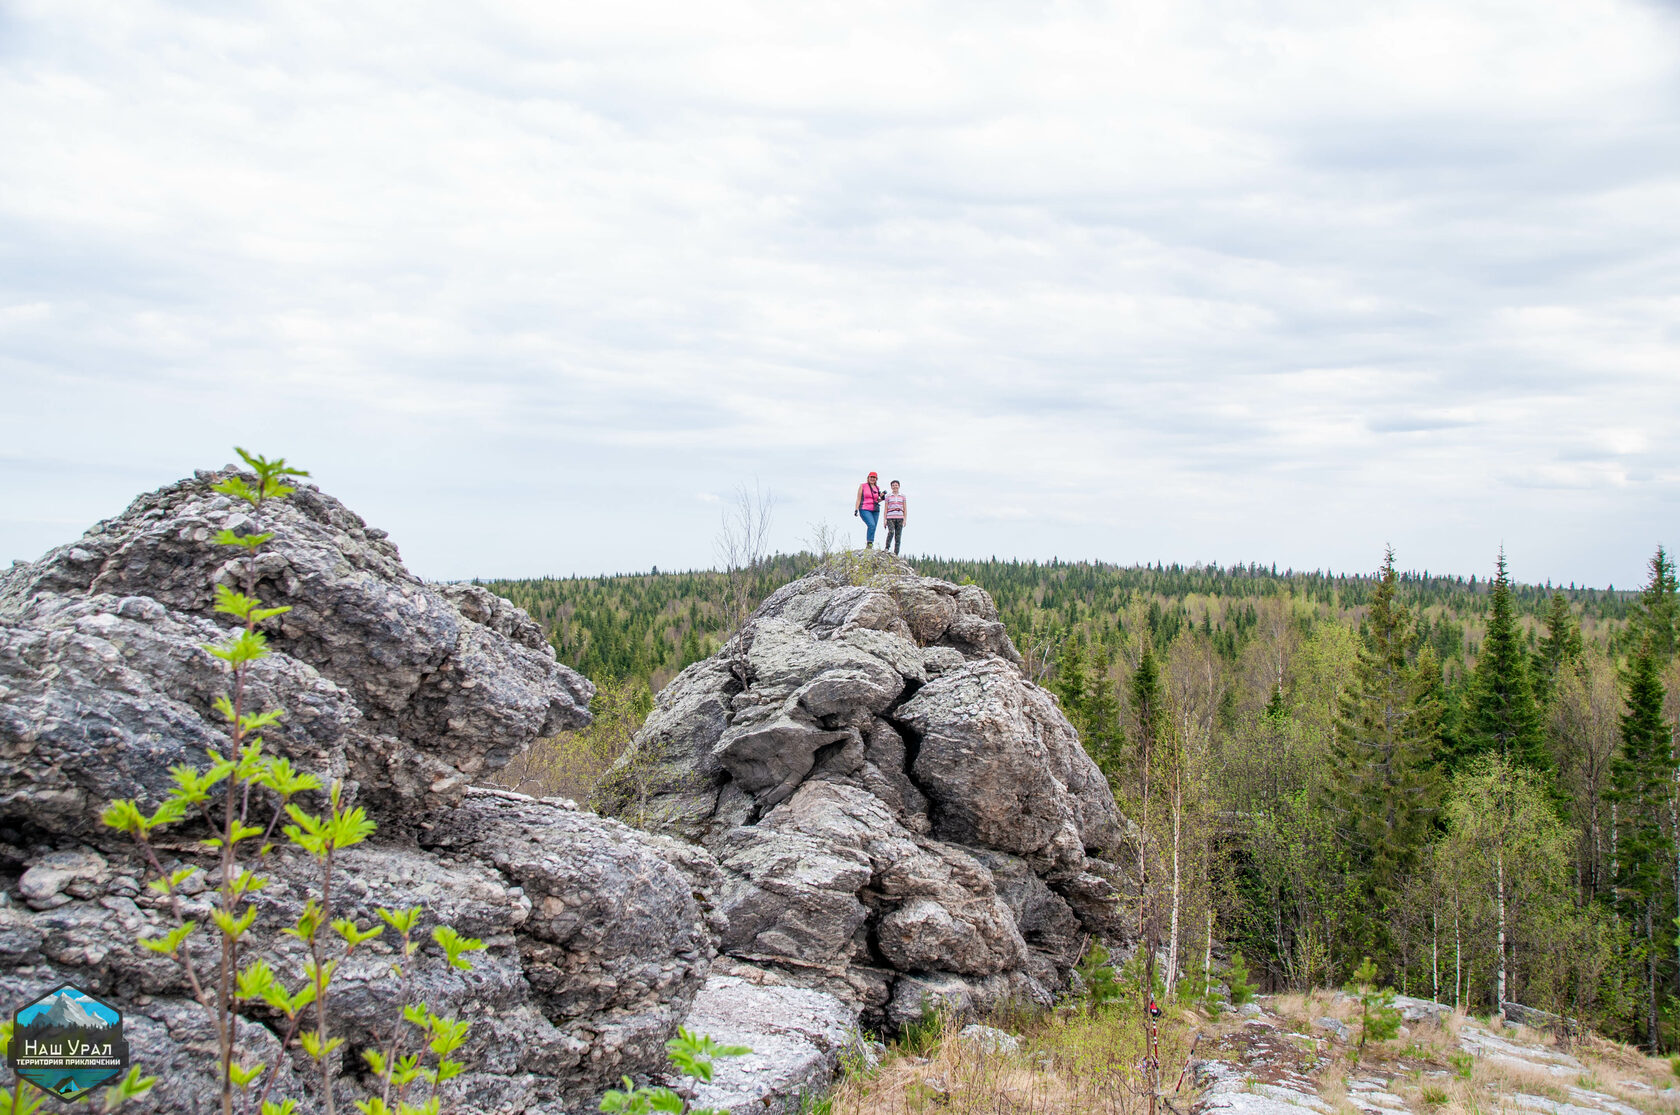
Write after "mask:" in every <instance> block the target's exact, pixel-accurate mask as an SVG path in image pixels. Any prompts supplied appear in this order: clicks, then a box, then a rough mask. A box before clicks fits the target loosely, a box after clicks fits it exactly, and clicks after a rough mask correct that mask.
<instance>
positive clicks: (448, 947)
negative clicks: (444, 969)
mask: <svg viewBox="0 0 1680 1115" xmlns="http://www.w3.org/2000/svg"><path fill="white" fill-rule="evenodd" d="M432 940H434V941H436V942H437V943H438V945H439V946H440V947H441V948H442V949H443V952H444V955H445V956H446V957H448V958H449V966H450V967H451V968H459V969H461V970H462V971H463V972H470V971H472V963H471V961H468V960H464V959H462V954H463V953H468V952H478V951H479V950H481V949H483V948H484V942H483V941H481V940H479V939H478V938H477V937H463V936H461V935H460V934H459V933H457V932H455V930H454V928H453V927H451V926H447V925H439V926H437V927H435V928H434V929H433V930H432Z"/></svg>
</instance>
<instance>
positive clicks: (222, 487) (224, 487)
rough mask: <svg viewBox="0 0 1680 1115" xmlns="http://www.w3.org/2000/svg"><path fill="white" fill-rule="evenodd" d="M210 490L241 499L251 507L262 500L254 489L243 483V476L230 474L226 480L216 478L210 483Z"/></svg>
mask: <svg viewBox="0 0 1680 1115" xmlns="http://www.w3.org/2000/svg"><path fill="white" fill-rule="evenodd" d="M210 490H211V491H212V492H220V493H221V494H222V495H224V496H232V497H233V498H234V499H242V500H244V501H245V502H246V503H249V504H250V505H251V506H252V507H255V506H256V505H257V504H258V503H260V502H262V499H261V497H260V496H258V495H257V491H256V489H255V488H253V487H251V486H250V485H249V484H247V483H245V478H244V477H243V476H230V477H228V478H227V479H226V480H218V481H216V482H215V483H214V484H212V485H210Z"/></svg>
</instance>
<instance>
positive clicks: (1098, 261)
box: [0, 0, 1680, 587]
mask: <svg viewBox="0 0 1680 1115" xmlns="http://www.w3.org/2000/svg"><path fill="white" fill-rule="evenodd" d="M1677 419H1680V10H1677V9H1676V8H1675V7H1673V6H1664V5H1660V4H1655V3H1612V2H1602V0H1572V2H1571V3H1568V4H1536V3H1533V2H1532V0H1521V2H1513V3H1480V2H1477V0H1450V2H1445V3H1427V2H1419V3H1407V4H1382V5H1375V4H1372V5H1363V4H1348V3H1345V2H1336V0H1328V2H1324V3H1301V4H1291V3H1279V2H1268V3H1229V4H1206V5H1192V4H1185V3H1176V2H1174V3H1160V4H1096V3H1038V4H1035V3H1024V2H1023V3H987V2H984V0H962V2H960V3H950V4H909V3H904V2H902V0H897V2H893V3H873V4H872V3H865V2H860V0H848V2H846V3H828V4H797V3H786V2H775V3H770V2H766V3H761V4H754V3H712V2H700V3H696V2H694V0H686V2H682V3H669V4H647V3H627V2H623V0H614V2H612V3H588V4H584V3H534V4H530V5H528V6H524V7H521V6H518V5H512V4H502V5H476V4H458V3H440V4H425V3H416V2H413V0H403V2H392V3H355V4H345V3H342V2H335V3H327V4H320V5H304V4H295V3H288V4H281V3H274V4H266V5H265V4H241V5H229V4H224V3H220V2H213V0H206V2H202V3H182V4H174V5H171V4H160V3H153V2H148V0H118V2H110V3H84V2H76V0H40V2H22V0H0V560H5V559H12V558H33V557H36V556H38V555H39V554H40V553H41V552H42V551H43V550H45V549H47V548H48V547H49V546H51V545H54V544H56V543H58V542H62V541H67V540H69V539H71V538H73V537H75V536H76V535H78V534H79V533H80V532H81V531H82V530H84V529H86V528H87V527H88V526H89V525H90V524H91V523H92V522H93V521H95V520H97V519H99V518H102V517H106V516H109V515H113V514H116V513H117V512H119V511H120V510H121V509H122V508H123V507H124V506H125V505H126V503H127V502H128V501H129V499H131V498H132V497H133V496H134V495H135V494H137V493H138V492H140V491H142V490H145V489H149V488H152V487H156V486H158V485H160V484H164V483H167V482H169V481H172V480H174V479H176V478H178V477H181V476H184V475H187V474H189V473H190V472H191V471H192V470H193V469H194V468H201V467H207V466H216V465H220V464H222V463H223V462H225V461H227V460H229V459H230V458H231V457H232V455H233V454H232V450H231V446H232V445H234V444H236V443H237V444H241V445H247V446H249V447H251V448H254V449H258V450H260V451H263V452H267V453H269V454H271V455H272V454H283V455H285V456H287V457H288V458H290V459H292V460H293V461H295V462H296V463H298V464H300V465H303V466H304V467H307V468H309V469H311V470H312V471H313V473H314V474H315V476H316V478H317V480H318V481H319V483H320V484H321V485H322V486H323V487H324V488H325V489H326V490H327V491H329V492H331V493H333V494H335V495H337V496H339V497H340V498H342V499H343V500H344V501H345V502H346V503H348V504H349V505H350V506H351V507H352V508H353V509H355V510H356V511H358V512H360V513H361V514H362V515H363V516H364V517H365V518H366V519H368V520H369V522H371V523H372V524H374V525H376V526H380V527H383V528H385V529H387V530H389V531H390V532H391V534H392V536H393V538H394V539H395V541H396V542H397V543H398V544H399V546H400V547H401V548H402V551H403V554H404V556H405V557H406V559H407V560H408V562H409V564H410V565H411V567H413V568H414V569H415V570H416V571H417V572H418V573H420V574H421V575H423V576H427V577H433V578H460V577H469V576H474V575H478V576H495V575H536V574H543V573H555V574H565V573H573V572H586V573H593V572H600V571H615V570H633V569H646V568H648V567H649V566H653V565H658V566H659V567H661V568H681V567H690V566H698V565H708V564H710V563H711V562H712V560H713V538H714V536H715V534H716V531H717V524H718V516H719V511H720V507H721V504H720V499H721V500H727V499H728V498H729V495H730V493H731V491H732V490H733V489H734V488H735V486H736V485H737V484H739V483H741V482H742V481H745V482H747V483H749V484H750V483H751V482H752V481H753V478H754V477H756V478H757V479H758V481H759V482H760V483H761V484H762V485H763V486H764V487H765V488H767V489H769V490H770V491H771V492H773V493H774V495H775V497H776V499H777V506H776V516H775V525H774V530H773V540H774V541H775V542H776V543H777V544H778V545H779V546H780V547H782V548H787V549H793V548H798V547H799V545H800V543H801V540H802V539H804V538H806V537H808V536H809V535H810V534H811V524H812V523H813V522H816V521H818V520H821V519H827V520H828V521H830V522H831V523H833V524H834V525H835V526H837V527H841V528H843V529H845V530H848V531H851V532H852V533H853V534H854V535H855V536H856V540H858V541H861V528H859V527H857V525H856V520H854V519H853V518H852V517H851V506H852V498H853V492H854V489H855V486H856V484H857V483H858V482H859V481H860V480H861V479H862V478H863V474H864V473H866V472H867V471H869V470H870V469H875V470H878V471H880V472H881V474H882V478H883V480H886V479H893V478H897V479H900V480H902V481H904V485H905V490H906V492H907V494H908V495H909V496H910V500H911V520H910V526H909V528H908V529H907V531H906V535H905V541H906V547H907V551H916V552H932V553H939V554H943V555H956V556H987V555H991V554H997V555H999V556H1020V557H1023V558H1025V557H1041V558H1049V557H1051V556H1052V555H1058V556H1060V557H1062V558H1101V559H1104V560H1108V561H1115V562H1121V563H1132V562H1143V561H1156V560H1164V561H1167V562H1173V561H1179V562H1187V563H1188V562H1194V561H1220V562H1232V561H1248V560H1254V561H1261V562H1265V563H1271V562H1273V561H1276V562H1277V563H1278V564H1279V565H1280V567H1281V566H1288V565H1293V566H1295V567H1298V568H1317V567H1332V568H1335V569H1338V570H1369V569H1371V568H1374V567H1375V566H1376V565H1377V563H1378V562H1379V561H1380V559H1381V554H1382V548H1383V546H1384V545H1385V544H1390V543H1391V544H1392V545H1393V546H1394V547H1395V548H1396V550H1397V551H1398V559H1399V562H1400V564H1401V565H1402V566H1403V567H1408V568H1425V567H1427V568H1429V569H1431V570H1438V571H1450V572H1458V573H1462V574H1466V575H1468V574H1470V573H1477V574H1479V575H1480V574H1484V573H1485V572H1486V571H1487V570H1489V569H1490V568H1491V566H1492V563H1493V559H1494V554H1495V551H1496V550H1497V548H1498V547H1499V546H1500V545H1501V544H1503V545H1504V546H1505V548H1506V550H1507V552H1508V553H1509V555H1510V561H1511V568H1512V572H1513V575H1515V576H1516V577H1518V578H1519V579H1522V580H1525V581H1544V580H1546V579H1547V578H1550V579H1552V580H1554V581H1560V582H1569V581H1578V582H1583V583H1592V584H1598V585H1603V584H1605V583H1607V582H1614V583H1615V584H1617V585H1618V586H1622V587H1628V586H1631V585H1633V584H1635V583H1637V582H1639V581H1640V580H1641V579H1642V566H1643V563H1644V561H1645V559H1646V558H1647V557H1648V556H1649V554H1650V552H1651V551H1652V549H1654V547H1655V546H1656V544H1657V543H1658V542H1659V541H1661V542H1666V543H1668V544H1670V545H1676V544H1680V530H1676V525H1677V523H1680V437H1677V436H1676V430H1677Z"/></svg>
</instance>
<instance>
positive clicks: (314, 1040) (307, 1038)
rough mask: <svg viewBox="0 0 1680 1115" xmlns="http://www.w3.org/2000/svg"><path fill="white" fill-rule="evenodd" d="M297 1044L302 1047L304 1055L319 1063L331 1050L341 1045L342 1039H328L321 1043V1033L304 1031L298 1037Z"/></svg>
mask: <svg viewBox="0 0 1680 1115" xmlns="http://www.w3.org/2000/svg"><path fill="white" fill-rule="evenodd" d="M298 1044H299V1045H301V1046H303V1051H304V1052H305V1053H307V1054H309V1056H310V1057H312V1058H314V1059H315V1060H317V1061H319V1060H322V1059H323V1058H325V1057H327V1056H328V1055H329V1054H331V1053H332V1051H333V1050H335V1049H337V1048H338V1047H339V1046H341V1045H343V1044H344V1039H343V1038H328V1039H327V1040H325V1041H322V1040H321V1032H320V1031H319V1030H305V1031H303V1033H301V1034H299V1035H298Z"/></svg>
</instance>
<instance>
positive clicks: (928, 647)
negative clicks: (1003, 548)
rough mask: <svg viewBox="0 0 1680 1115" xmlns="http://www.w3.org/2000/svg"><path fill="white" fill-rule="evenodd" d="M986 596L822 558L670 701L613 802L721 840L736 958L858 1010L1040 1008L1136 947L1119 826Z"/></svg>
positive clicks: (727, 947)
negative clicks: (1082, 968)
mask: <svg viewBox="0 0 1680 1115" xmlns="http://www.w3.org/2000/svg"><path fill="white" fill-rule="evenodd" d="M1019 664H1020V656H1019V655H1018V654H1017V653H1016V651H1015V648H1014V646H1013V645H1012V644H1011V643H1010V641H1009V638H1008V636H1007V635H1006V634H1005V633H1004V630H1003V626H1002V624H1001V623H999V622H998V618H997V609H996V607H995V606H994V605H993V603H992V601H991V598H990V597H989V596H987V595H986V593H985V592H983V591H982V590H980V589H979V588H977V587H975V586H972V585H966V586H958V585H953V584H950V583H948V582H944V581H940V580H936V579H934V578H929V577H919V576H916V575H915V573H914V572H913V571H912V570H911V569H910V567H909V566H908V565H906V564H905V563H903V562H902V561H898V560H896V559H894V558H891V557H888V556H886V555H880V556H878V557H876V558H874V559H873V566H872V573H871V575H870V577H869V579H868V581H867V583H865V584H862V585H855V584H850V583H847V581H846V580H844V579H842V578H840V577H838V576H836V575H833V574H832V573H829V572H826V571H824V572H818V573H814V574H812V575H811V576H808V577H805V578H803V579H802V580H799V581H796V582H794V583H792V584H789V585H786V586H784V587H783V588H782V589H780V590H779V591H777V592H776V593H775V594H773V595H772V596H771V597H770V598H769V599H768V600H766V601H765V603H764V604H763V606H761V607H760V608H759V609H758V611H757V612H756V613H755V614H754V615H753V617H752V618H751V619H750V620H749V621H748V623H747V624H746V625H745V627H744V628H743V630H742V631H741V633H740V634H739V635H738V636H737V637H736V638H735V639H733V640H731V642H730V643H729V645H728V646H726V647H725V648H724V649H723V650H722V651H720V652H719V653H718V654H717V655H716V656H714V657H713V658H711V659H708V660H707V661H704V662H700V663H696V664H695V665H693V666H691V667H689V668H688V669H687V670H685V671H683V673H682V674H680V675H679V676H678V677H677V678H676V679H675V680H674V681H672V683H671V684H670V685H669V686H667V687H666V689H665V691H664V692H662V693H661V694H660V695H659V698H658V700H657V702H656V705H655V708H654V711H653V713H652V714H651V715H650V716H649V718H648V720H647V723H646V724H645V725H644V726H643V728H642V731H641V732H640V733H638V735H637V737H636V740H635V742H634V744H633V745H632V747H631V749H630V751H629V752H628V753H627V754H626V755H625V756H624V757H623V758H622V759H621V760H620V762H619V763H618V765H617V766H616V767H615V768H614V771H613V773H612V775H611V776H610V777H609V778H608V780H607V782H606V784H605V786H604V788H603V790H602V791H601V792H600V797H599V801H600V804H601V805H602V807H603V809H604V811H607V812H611V813H614V814H616V815H618V816H621V817H624V818H625V819H627V820H630V821H631V822H632V823H635V824H638V825H640V826H642V827H645V828H648V829H651V830H653V831H658V832H668V833H671V834H674V835H679V836H682V837H685V838H687V839H689V840H693V841H696V842H698V843H700V844H702V845H704V846H705V847H706V848H707V849H709V850H710V851H712V852H713V853H714V855H715V856H716V857H717V861H718V865H719V867H720V869H721V872H722V882H721V885H720V889H719V891H718V900H717V906H718V911H719V913H720V914H721V915H722V916H723V917H724V918H725V919H726V921H727V923H728V924H727V928H726V929H725V930H724V934H723V941H722V949H723V951H724V952H725V953H726V954H728V956H729V957H730V958H731V963H732V964H734V965H736V969H737V970H746V969H745V968H743V967H742V966H746V967H747V968H756V969H757V970H759V971H760V972H762V973H770V974H773V975H774V978H775V979H776V980H777V981H779V982H783V983H790V984H795V985H799V986H804V987H807V988H813V989H820V990H823V991H826V992H829V993H830V994H832V995H834V996H836V997H837V998H838V999H840V1000H841V1001H842V1002H843V1003H845V1004H846V1005H847V1006H848V1008H849V1009H851V1010H852V1011H853V1012H854V1013H856V1014H858V1015H860V1016H861V1018H862V1020H863V1022H864V1023H865V1024H868V1025H881V1024H883V1023H886V1024H894V1023H902V1022H904V1021H907V1020H909V1019H913V1018H915V1017H917V1016H918V1015H919V1014H920V1011H921V1006H922V1002H923V1001H924V999H928V998H933V999H940V1000H944V1001H947V1002H950V1003H952V1004H953V1005H956V1006H958V1007H960V1008H962V1009H982V1010H983V1009H985V1008H987V1007H989V1006H990V1005H992V1004H993V1003H996V1002H999V1001H1001V1000H1002V999H1004V998H1007V997H1013V998H1018V999H1023V1000H1030V1001H1037V1002H1041V1003H1046V1004H1047V1003H1049V1002H1050V1001H1052V999H1053V997H1054V995H1055V994H1056V993H1057V992H1059V991H1060V990H1062V989H1063V988H1064V987H1065V986H1066V982H1067V973H1068V970H1069V968H1070V967H1071V966H1072V965H1074V964H1075V963H1077V961H1078V958H1079V954H1080V951H1081V949H1082V946H1083V944H1084V941H1085V940H1086V938H1087V937H1088V936H1089V935H1092V934H1100V935H1102V936H1104V937H1106V938H1108V939H1110V940H1111V941H1119V940H1121V939H1122V938H1123V936H1124V933H1125V930H1124V927H1123V925H1122V923H1121V919H1120V917H1119V914H1118V908H1117V902H1116V899H1117V897H1118V888H1119V886H1120V884H1121V882H1122V875H1121V871H1120V869H1119V867H1118V866H1116V863H1115V858H1116V854H1117V853H1118V851H1119V843H1120V841H1121V838H1122V829H1123V827H1124V825H1125V822H1124V819H1123V818H1122V817H1121V816H1120V815H1119V813H1118V811H1117V810H1116V808H1115V805H1114V799H1113V796H1112V795H1111V794H1110V792H1109V790H1108V786H1107V783H1106V781H1105V780H1104V778H1103V776H1102V774H1101V773H1100V772H1099V771H1098V770H1097V768H1096V765H1095V764H1094V763H1093V762H1092V761H1091V759H1090V758H1089V757H1088V756H1087V755H1086V753H1085V751H1084V749H1083V747H1082V746H1081V745H1080V742H1079V739H1078V736H1077V734H1076V733H1075V731H1074V729H1073V727H1072V725H1070V724H1069V723H1068V721H1067V718H1066V717H1065V716H1063V715H1062V713H1061V710H1060V709H1059V707H1058V706H1057V704H1056V702H1055V700H1054V698H1052V697H1051V696H1050V695H1049V694H1048V693H1046V692H1045V691H1044V690H1042V689H1040V688H1039V687H1037V686H1035V685H1033V684H1032V683H1031V682H1029V681H1027V680H1026V678H1025V677H1023V676H1022V673H1021V671H1020V669H1019Z"/></svg>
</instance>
